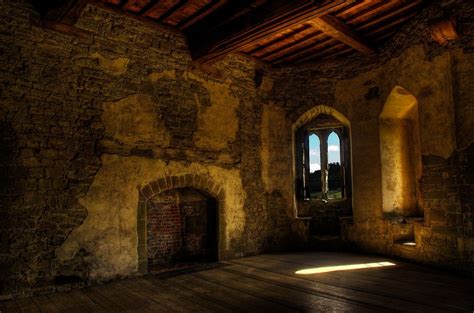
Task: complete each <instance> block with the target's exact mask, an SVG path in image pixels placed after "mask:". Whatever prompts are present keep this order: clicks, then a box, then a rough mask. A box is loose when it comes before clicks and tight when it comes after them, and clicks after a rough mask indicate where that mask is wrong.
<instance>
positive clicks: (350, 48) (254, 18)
mask: <svg viewBox="0 0 474 313" xmlns="http://www.w3.org/2000/svg"><path fill="white" fill-rule="evenodd" d="M69 2H70V4H69V6H68V7H69V9H70V8H71V7H74V5H76V6H77V4H74V3H79V2H80V3H82V4H83V3H84V2H95V3H96V4H98V5H101V6H104V7H107V8H110V9H113V10H115V11H120V12H123V13H124V14H127V15H132V16H135V17H137V18H139V19H141V20H144V19H145V20H148V21H150V22H152V23H158V24H164V25H167V26H170V27H173V28H175V29H178V30H180V31H182V32H183V33H184V34H185V35H186V36H187V38H188V42H189V46H190V50H191V54H192V56H193V59H194V60H195V61H196V62H198V63H213V62H215V61H217V60H219V59H221V58H223V57H225V55H227V54H228V53H235V52H239V53H243V54H245V55H248V56H250V57H252V58H254V59H258V60H260V61H262V62H265V63H267V64H270V65H284V64H296V63H301V62H307V61H318V60H324V59H327V58H335V57H344V56H346V55H349V54H352V53H362V54H365V55H369V56H372V55H376V54H377V47H380V45H381V44H383V43H384V41H386V40H390V37H391V36H392V35H393V34H394V33H395V32H396V31H397V30H398V29H399V28H400V26H401V25H402V24H403V23H405V22H406V21H407V20H408V19H410V18H412V17H413V16H414V15H415V14H417V12H418V11H419V10H420V8H421V7H422V6H423V4H424V2H425V1H424V0H331V1H329V0H320V1H318V0H292V1H291V0H90V1H87V0H82V1H81V0H70V1H69ZM71 2H72V4H71Z"/></svg>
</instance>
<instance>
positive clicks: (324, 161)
mask: <svg viewBox="0 0 474 313" xmlns="http://www.w3.org/2000/svg"><path fill="white" fill-rule="evenodd" d="M327 135H328V133H327V132H326V131H324V132H321V136H320V149H319V151H321V189H322V190H321V191H322V198H323V199H327V194H328V136H327Z"/></svg>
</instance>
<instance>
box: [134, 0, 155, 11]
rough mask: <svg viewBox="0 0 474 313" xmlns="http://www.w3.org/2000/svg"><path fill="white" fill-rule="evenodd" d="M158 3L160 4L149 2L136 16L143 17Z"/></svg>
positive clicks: (153, 1) (152, 0)
mask: <svg viewBox="0 0 474 313" xmlns="http://www.w3.org/2000/svg"><path fill="white" fill-rule="evenodd" d="M158 2H160V0H151V1H150V2H148V4H147V5H145V6H144V7H143V8H142V9H141V10H140V11H138V13H137V14H138V15H144V14H146V13H148V12H149V11H150V10H152V9H153V8H154V7H155V6H156V5H157V4H158Z"/></svg>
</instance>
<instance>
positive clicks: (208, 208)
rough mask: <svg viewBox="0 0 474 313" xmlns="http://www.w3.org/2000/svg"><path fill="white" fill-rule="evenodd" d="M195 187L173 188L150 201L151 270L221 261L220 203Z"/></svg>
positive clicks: (148, 242)
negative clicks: (219, 245)
mask: <svg viewBox="0 0 474 313" xmlns="http://www.w3.org/2000/svg"><path fill="white" fill-rule="evenodd" d="M217 203H218V202H217V201H216V200H215V199H214V198H212V197H210V196H209V195H207V194H205V193H203V192H201V191H199V190H197V189H193V188H180V189H172V190H169V191H166V192H163V193H160V194H158V195H157V196H155V197H154V198H152V199H150V200H149V201H148V207H147V256H148V270H149V271H150V272H155V273H162V272H169V271H181V270H187V269H192V268H196V267H200V266H203V265H206V264H209V263H212V262H217V261H218V205H217Z"/></svg>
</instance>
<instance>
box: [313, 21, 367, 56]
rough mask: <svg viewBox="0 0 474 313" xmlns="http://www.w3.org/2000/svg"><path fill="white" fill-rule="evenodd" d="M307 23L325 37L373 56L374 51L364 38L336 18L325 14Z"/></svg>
mask: <svg viewBox="0 0 474 313" xmlns="http://www.w3.org/2000/svg"><path fill="white" fill-rule="evenodd" d="M309 23H310V24H312V25H313V26H314V27H315V28H317V29H319V30H320V31H322V32H323V33H325V34H326V35H328V36H330V37H332V38H334V39H336V40H338V41H340V42H342V43H345V44H346V45H348V46H349V47H352V48H354V49H355V50H357V51H359V52H361V53H363V54H367V55H373V54H375V50H374V49H373V48H372V47H370V46H369V45H368V44H367V43H366V40H365V39H364V38H362V37H361V36H359V35H358V34H357V33H356V32H355V31H354V30H353V29H352V28H351V27H349V26H347V25H346V24H345V23H344V22H342V21H341V20H340V19H338V18H337V17H334V16H332V15H330V14H327V15H324V16H321V17H318V18H316V19H314V20H312V21H310V22H309Z"/></svg>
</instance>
